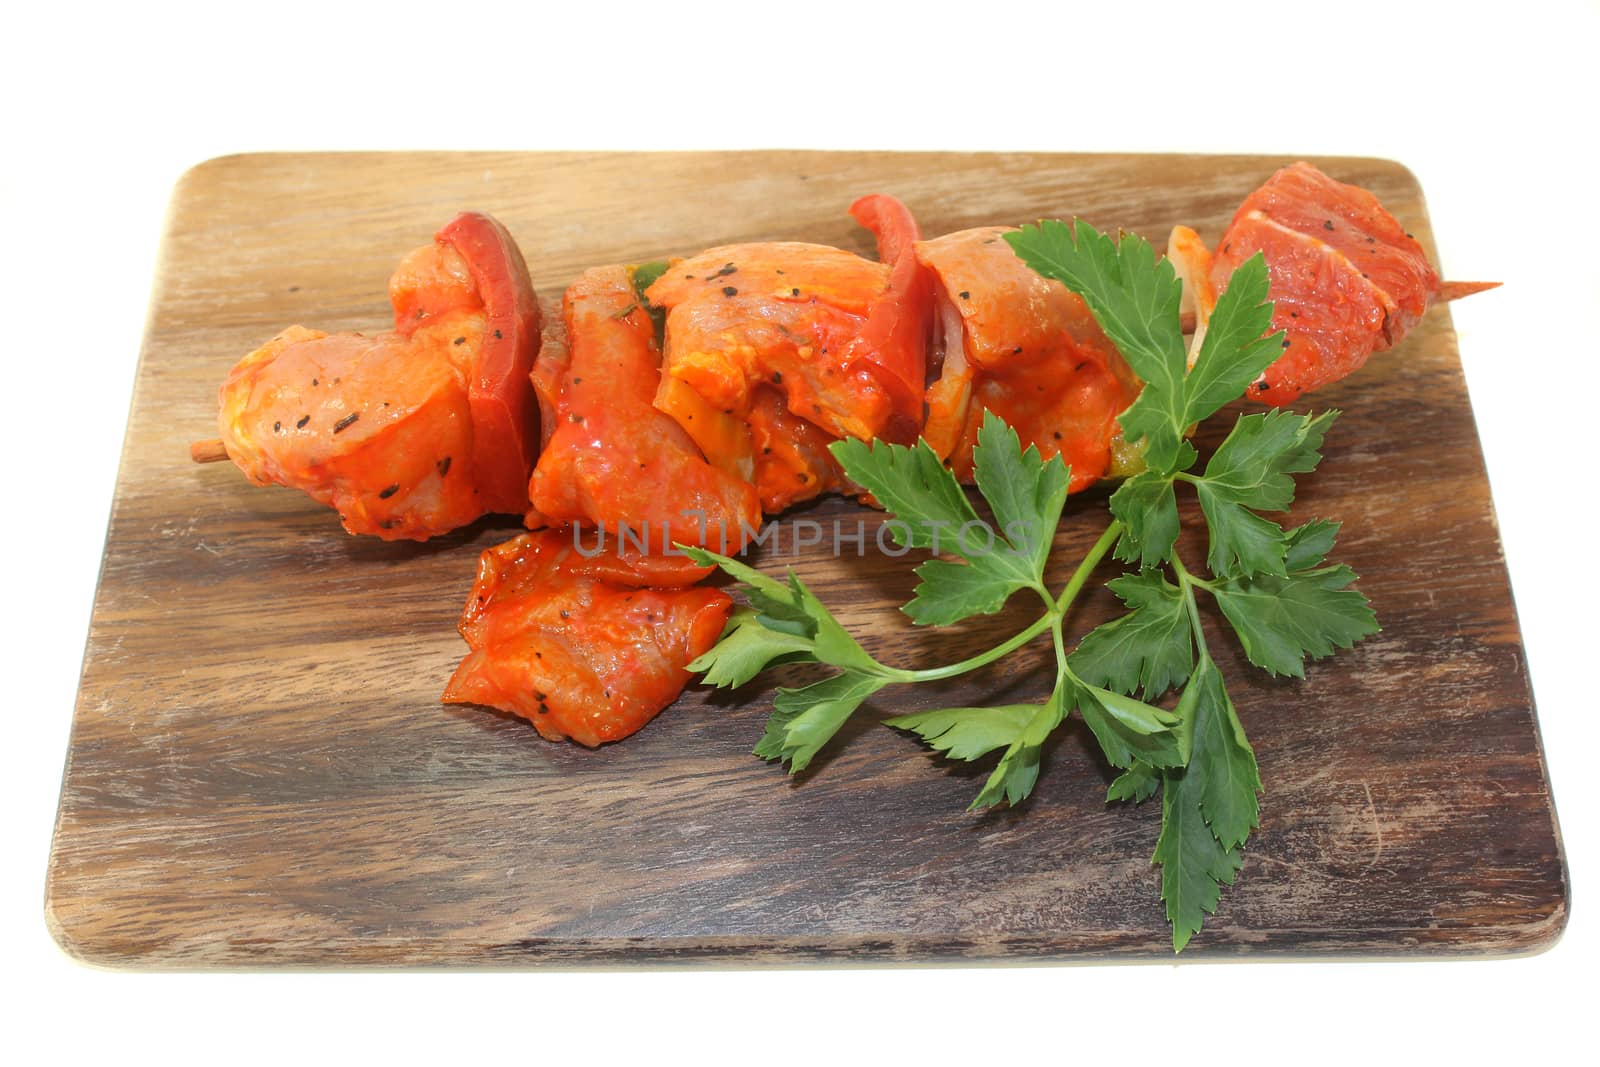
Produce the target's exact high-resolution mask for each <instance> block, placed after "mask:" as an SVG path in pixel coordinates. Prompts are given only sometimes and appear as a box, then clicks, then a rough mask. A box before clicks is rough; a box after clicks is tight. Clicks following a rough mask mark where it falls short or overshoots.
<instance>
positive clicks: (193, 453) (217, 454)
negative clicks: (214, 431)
mask: <svg viewBox="0 0 1600 1067" xmlns="http://www.w3.org/2000/svg"><path fill="white" fill-rule="evenodd" d="M189 458H190V459H192V460H194V461H195V462H196V463H221V462H222V461H223V460H225V459H228V458H229V457H228V448H227V446H226V445H224V444H223V443H222V442H221V441H220V440H219V439H217V438H215V437H213V438H212V439H211V440H209V441H192V442H190V444H189Z"/></svg>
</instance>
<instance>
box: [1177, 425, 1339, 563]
mask: <svg viewBox="0 0 1600 1067" xmlns="http://www.w3.org/2000/svg"><path fill="white" fill-rule="evenodd" d="M1337 415H1338V412H1336V411H1328V412H1324V413H1323V414H1321V415H1297V414H1293V413H1291V412H1287V411H1282V410H1274V411H1268V412H1264V413H1262V414H1259V415H1244V416H1241V417H1240V419H1239V421H1238V422H1237V423H1236V424H1235V425H1234V428H1233V432H1231V433H1230V434H1228V436H1227V438H1226V439H1225V440H1224V441H1223V442H1222V444H1221V445H1220V446H1219V447H1218V448H1217V451H1216V452H1215V453H1214V454H1213V455H1212V457H1211V460H1210V462H1208V463H1207V464H1206V469H1205V474H1204V475H1202V476H1200V477H1198V478H1189V476H1187V475H1186V476H1185V477H1186V478H1189V480H1191V481H1193V483H1194V487H1195V493H1196V494H1197V495H1198V496H1199V498H1200V507H1201V509H1202V510H1203V511H1204V512H1205V516H1206V525H1207V527H1208V528H1209V529H1210V531H1211V550H1210V553H1209V555H1208V557H1207V563H1208V565H1209V566H1210V568H1211V571H1212V573H1213V574H1217V575H1233V574H1244V575H1252V574H1262V573H1265V574H1279V575H1281V574H1284V573H1286V572H1285V567H1284V555H1285V552H1286V551H1287V548H1288V546H1287V544H1286V541H1285V537H1284V532H1283V528H1282V527H1281V526H1279V525H1278V524H1277V523H1275V522H1271V521H1269V520H1267V519H1263V518H1262V517H1261V516H1259V515H1257V514H1255V511H1256V510H1261V511H1283V510H1285V509H1287V508H1288V507H1289V505H1290V504H1291V503H1293V502H1294V478H1292V477H1291V475H1294V474H1303V473H1306V472H1308V471H1312V470H1315V469H1316V467H1317V464H1318V463H1319V462H1320V461H1321V459H1322V456H1321V454H1320V453H1319V452H1318V451H1317V450H1318V449H1319V448H1321V447H1322V438H1323V435H1324V434H1325V433H1326V432H1327V429H1328V425H1329V424H1330V423H1332V422H1333V420H1334V418H1335V417H1337ZM1253 509H1254V510H1253Z"/></svg>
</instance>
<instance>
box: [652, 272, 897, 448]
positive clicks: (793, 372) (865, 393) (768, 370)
mask: <svg viewBox="0 0 1600 1067" xmlns="http://www.w3.org/2000/svg"><path fill="white" fill-rule="evenodd" d="M888 281H889V268H888V267H887V266H886V265H884V264H882V263H875V262H873V261H872V260H868V259H863V258H862V257H860V256H858V255H855V254H854V253H851V252H846V251H843V250H842V249H838V248H832V247H829V246H826V245H814V244H805V243H802V242H796V241H773V242H766V243H757V244H743V245H725V246H722V247H718V248H712V249H709V250H707V251H705V252H702V253H700V254H699V255H697V256H693V257H690V258H689V259H684V260H680V261H677V262H675V263H674V264H673V265H672V266H671V268H670V269H668V270H667V271H666V273H664V274H663V275H662V276H661V277H660V278H658V279H657V280H656V281H655V283H654V284H652V285H651V286H650V289H649V291H648V292H647V294H646V295H647V296H648V297H649V299H650V303H651V304H652V305H653V306H656V307H661V308H666V309H667V320H666V362H665V366H664V367H663V370H662V388H661V390H660V391H659V392H658V394H657V397H656V404H657V406H658V407H660V408H661V409H662V410H663V411H666V412H668V413H669V414H671V415H672V416H673V418H674V419H676V420H677V422H678V424H679V425H680V426H682V427H683V428H684V430H685V431H687V432H688V433H689V434H690V435H691V436H692V437H694V439H695V441H696V442H697V443H698V444H699V445H700V447H701V449H702V450H703V451H704V452H705V455H706V458H707V459H708V460H710V461H711V462H712V463H713V464H716V465H717V466H719V467H721V468H722V469H724V470H728V471H730V472H733V473H736V474H738V475H740V476H741V477H744V478H747V479H748V478H751V477H753V476H754V475H753V466H754V464H753V452H752V448H753V446H752V444H751V441H750V434H749V429H748V427H747V426H746V425H745V422H746V418H747V416H748V415H749V414H750V410H751V406H752V404H753V403H754V400H755V393H756V391H757V389H758V387H769V388H772V389H774V390H777V391H778V392H780V393H781V394H782V395H783V398H784V401H785V404H786V405H787V407H788V408H789V410H790V411H791V412H793V413H794V414H796V415H799V416H800V417H801V418H803V419H806V420H808V421H810V422H813V423H815V424H816V425H818V426H820V427H821V428H823V429H824V430H826V431H827V432H828V433H829V434H830V435H832V436H833V437H847V436H848V437H859V438H863V439H871V438H874V437H877V436H879V434H880V433H881V432H882V431H883V429H884V428H885V427H886V426H887V425H888V424H889V423H890V420H891V419H892V418H893V417H894V414H895V410H894V401H893V398H892V397H891V395H890V393H889V390H888V389H886V388H885V387H884V385H883V384H882V383H881V382H880V381H879V379H878V377H877V376H876V373H875V372H874V371H873V369H871V368H870V367H869V366H867V365H866V364H867V362H868V361H865V360H860V359H856V358H853V356H852V344H851V342H852V341H854V340H855V339H856V338H857V337H858V336H860V334H861V332H862V329H863V327H864V326H865V324H866V323H867V321H868V318H869V316H870V314H871V312H872V309H873V307H874V305H875V303H876V302H877V301H879V299H880V298H881V297H883V295H884V293H885V290H886V288H887V286H888Z"/></svg>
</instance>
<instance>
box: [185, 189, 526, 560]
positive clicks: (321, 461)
mask: <svg viewBox="0 0 1600 1067" xmlns="http://www.w3.org/2000/svg"><path fill="white" fill-rule="evenodd" d="M389 296H390V301H391V303H392V304H393V306H394V316H395V328H394V330H393V331H392V332H387V333H380V334H372V335H366V334H360V333H335V334H329V333H325V332H323V331H321V330H310V329H306V328H305V327H302V326H291V327H290V328H288V329H287V330H284V331H283V332H281V333H279V334H278V335H277V336H276V337H274V338H272V339H271V340H270V341H268V342H267V343H266V344H265V345H263V346H261V347H260V348H258V349H256V350H255V351H254V352H252V353H250V354H249V355H248V356H246V357H245V358H244V359H242V360H241V361H240V362H239V363H238V364H236V365H235V366H234V368H233V369H232V370H231V371H230V372H229V374H228V378H227V380H226V381H225V382H224V383H223V385H222V388H221V390H220V392H219V409H220V410H219V415H218V428H219V429H220V430H221V431H222V437H221V438H220V439H218V440H216V441H203V442H197V443H195V444H194V445H191V447H190V456H191V457H192V458H193V459H194V460H196V461H197V462H214V461H218V460H222V459H231V460H233V462H234V463H235V464H237V465H238V467H239V468H240V470H241V471H243V473H244V474H245V475H246V476H247V477H248V478H249V479H250V480H251V481H253V482H256V483H257V484H259V485H269V484H274V483H275V484H281V485H288V486H292V487H295V488H299V489H302V490H304V491H305V492H306V493H307V494H308V495H310V496H311V497H313V498H314V499H316V500H319V501H321V502H322V503H325V504H329V505H331V506H332V507H334V508H336V509H337V510H338V512H339V516H340V519H341V521H342V522H343V524H344V527H345V529H346V530H348V531H349V532H351V533H368V534H376V535H377V536H379V537H382V538H385V539H397V538H409V539H413V540H424V539H426V538H428V537H431V536H433V535H436V534H440V533H444V532H446V531H448V530H452V529H455V528H456V527H458V526H462V525H464V524H466V523H468V522H471V521H472V520H473V519H476V518H477V517H478V516H480V515H483V514H485V513H488V512H507V511H509V512H513V513H519V514H520V513H521V512H522V511H523V510H525V509H526V507H527V493H526V486H527V477H528V471H529V469H530V468H531V466H532V459H533V454H534V452H535V450H536V442H537V435H538V416H537V409H536V407H535V404H534V398H533V388H532V384H531V383H530V381H529V379H528V373H529V371H530V370H531V368H532V364H533V358H534V356H535V355H536V354H537V352H538V349H539V309H538V304H537V302H536V300H535V297H534V292H533V286H532V284H531V283H530V282H529V280H528V272H527V267H526V265H525V264H524V262H523V260H522V254H521V252H520V251H518V249H517V247H516V244H515V243H514V242H513V241H512V240H511V236H510V234H508V233H507V232H506V230H505V228H504V227H503V226H501V225H500V224H499V223H498V222H496V221H495V220H494V219H492V218H490V217H489V216H487V215H481V214H477V213H464V214H461V215H458V216H457V217H456V218H454V219H453V220H451V221H450V222H449V223H448V224H446V225H445V226H444V227H443V228H442V229H440V230H439V232H438V234H437V235H436V236H435V239H434V241H433V243H432V244H429V245H425V246H423V247H422V248H419V249H416V250H415V251H413V252H412V253H410V254H409V255H407V256H406V257H405V258H404V259H403V260H402V261H401V263H400V265H399V267H398V268H397V269H396V270H395V273H394V275H393V277H392V278H391V279H390V283H389Z"/></svg>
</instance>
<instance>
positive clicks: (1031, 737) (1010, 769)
mask: <svg viewBox="0 0 1600 1067" xmlns="http://www.w3.org/2000/svg"><path fill="white" fill-rule="evenodd" d="M1064 696H1065V693H1064V692H1063V686H1062V684H1061V680H1060V679H1057V682H1056V687H1055V689H1054V690H1053V691H1052V692H1051V693H1050V699H1049V700H1046V701H1045V702H1044V703H1043V704H1033V705H1028V707H1030V708H1031V709H1032V711H1033V714H1032V715H1031V716H1030V717H1029V718H1028V722H1027V725H1026V726H1024V727H1023V728H1022V729H1021V730H1020V731H1019V732H1018V733H1017V736H1016V738H1015V739H1014V740H1013V741H1012V742H1011V743H1010V744H1009V745H1007V746H1006V751H1005V755H1003V756H1001V757H1000V763H999V764H998V765H997V766H996V767H995V769H994V772H993V773H992V774H990V775H989V780H988V781H987V782H985V783H984V784H983V789H982V790H981V791H980V792H979V793H978V795H977V796H976V797H974V798H973V800H972V804H971V805H970V806H969V807H968V809H967V810H968V811H975V810H976V809H978V808H987V807H990V806H992V805H995V804H998V803H1000V802H1001V801H1002V800H1004V801H1005V802H1006V803H1008V804H1012V805H1016V804H1020V803H1022V801H1023V800H1024V799H1025V798H1026V797H1027V796H1028V794H1029V793H1031V792H1033V785H1034V783H1035V782H1037V781H1038V780H1039V760H1040V757H1041V755H1042V749H1043V747H1044V742H1045V738H1047V737H1049V736H1050V734H1051V732H1052V731H1053V730H1054V729H1055V728H1056V727H1057V726H1060V725H1061V720H1062V719H1064V718H1066V717H1067V709H1066V705H1065V704H1064V703H1063V702H1062V701H1063V697H1064Z"/></svg>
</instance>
